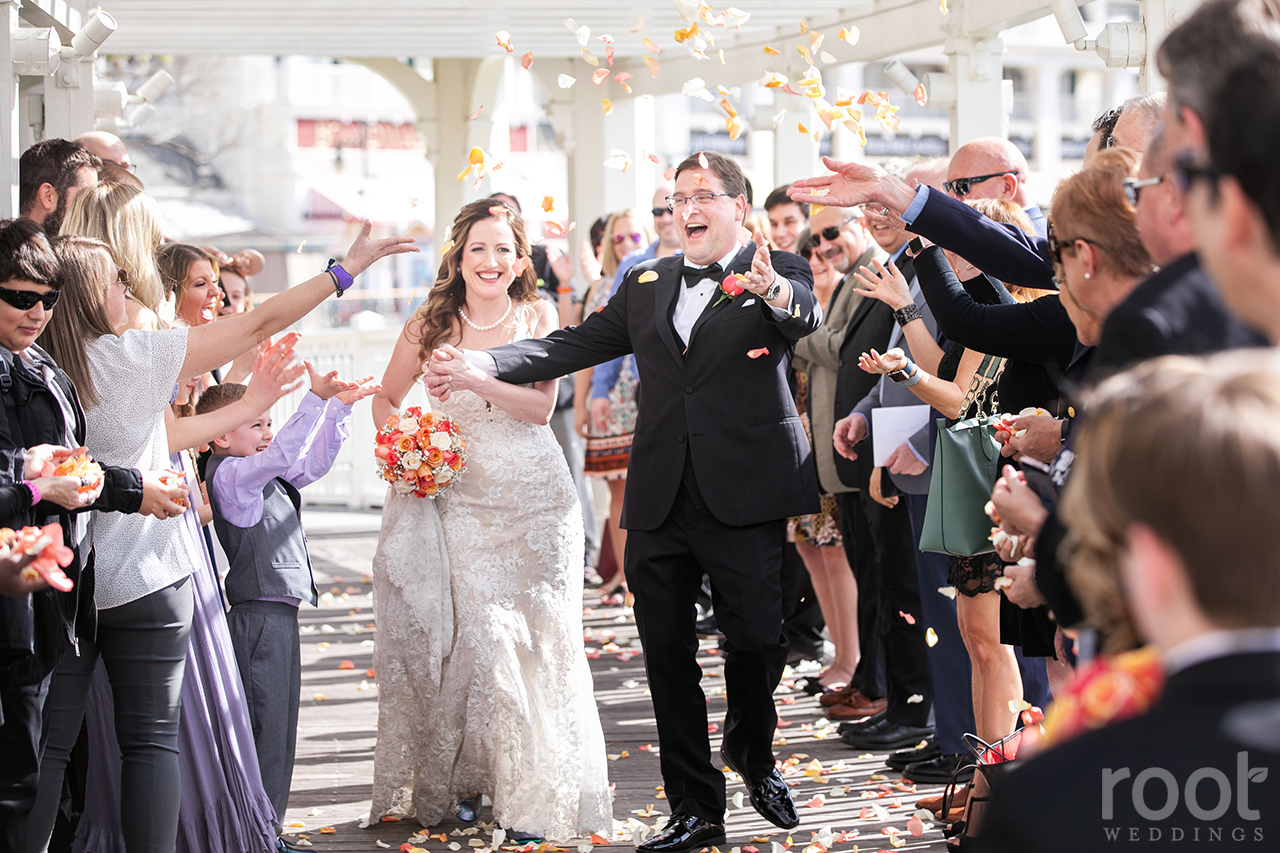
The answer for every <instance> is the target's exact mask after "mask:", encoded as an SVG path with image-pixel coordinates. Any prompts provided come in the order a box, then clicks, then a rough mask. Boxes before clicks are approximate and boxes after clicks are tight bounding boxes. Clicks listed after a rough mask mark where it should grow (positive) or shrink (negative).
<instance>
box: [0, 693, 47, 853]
mask: <svg viewBox="0 0 1280 853" xmlns="http://www.w3.org/2000/svg"><path fill="white" fill-rule="evenodd" d="M48 690H49V676H45V677H44V679H43V680H42V681H40V682H38V683H36V684H23V685H11V684H0V703H2V704H3V714H4V717H3V722H0V849H4V850H14V851H17V853H24V851H26V849H27V819H28V817H29V816H30V814H31V808H32V807H33V806H34V805H35V802H36V786H37V784H38V782H39V781H40V757H39V756H40V714H41V711H42V709H43V707H44V697H45V694H46V693H47V692H48Z"/></svg>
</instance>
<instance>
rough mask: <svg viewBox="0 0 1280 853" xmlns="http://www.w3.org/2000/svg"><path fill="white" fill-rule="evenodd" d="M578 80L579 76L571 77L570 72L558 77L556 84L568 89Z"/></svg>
mask: <svg viewBox="0 0 1280 853" xmlns="http://www.w3.org/2000/svg"><path fill="white" fill-rule="evenodd" d="M577 82H578V80H577V78H575V77H570V76H569V75H568V74H561V75H560V76H558V77H556V84H557V85H558V86H559V87H560V88H561V89H568V88H569V87H571V86H572V85H573V84H574V83H577Z"/></svg>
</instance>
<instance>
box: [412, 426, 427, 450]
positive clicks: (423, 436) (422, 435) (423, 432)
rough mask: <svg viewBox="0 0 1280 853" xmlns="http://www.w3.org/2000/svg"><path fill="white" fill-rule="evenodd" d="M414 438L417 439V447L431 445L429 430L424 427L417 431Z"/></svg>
mask: <svg viewBox="0 0 1280 853" xmlns="http://www.w3.org/2000/svg"><path fill="white" fill-rule="evenodd" d="M414 438H415V439H417V441H418V446H419V447H426V446H428V445H429V444H431V429H430V428H429V427H425V426H424V427H423V428H422V429H420V430H418V432H417V433H416V434H415V435H414Z"/></svg>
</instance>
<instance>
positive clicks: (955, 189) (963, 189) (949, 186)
mask: <svg viewBox="0 0 1280 853" xmlns="http://www.w3.org/2000/svg"><path fill="white" fill-rule="evenodd" d="M1016 174H1018V172H1017V170H1016V169H1015V170H1013V171H1010V172H995V173H993V174H990V175H974V176H973V177H972V178H956V179H955V180H954V181H947V182H946V183H944V184H943V185H942V188H943V189H944V190H946V191H947V192H949V193H952V194H954V195H956V196H966V195H968V194H969V188H970V187H971V186H973V185H974V184H980V183H982V182H983V181H989V180H991V179H992V178H1003V177H1004V176H1005V175H1016Z"/></svg>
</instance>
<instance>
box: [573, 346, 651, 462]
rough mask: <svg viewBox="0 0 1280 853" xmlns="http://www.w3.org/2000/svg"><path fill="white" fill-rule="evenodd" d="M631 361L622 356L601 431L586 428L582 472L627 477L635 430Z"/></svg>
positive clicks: (635, 388) (634, 390)
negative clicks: (607, 415)
mask: <svg viewBox="0 0 1280 853" xmlns="http://www.w3.org/2000/svg"><path fill="white" fill-rule="evenodd" d="M633 364H634V362H633V360H632V359H630V358H625V359H623V361H622V369H621V370H620V371H619V372H618V381H617V382H615V383H613V388H612V389H611V390H610V391H609V419H608V421H607V422H606V423H605V428H604V430H603V431H602V432H597V431H596V429H595V428H594V427H592V428H591V429H590V432H589V434H588V436H587V442H586V460H585V461H584V462H583V465H582V471H583V473H585V474H590V475H591V476H593V477H600V478H601V479H604V480H621V479H624V478H625V477H626V476H627V463H628V462H629V461H630V459H631V440H632V438H633V437H634V436H635V431H636V413H637V408H638V407H637V403H636V391H637V389H638V387H639V383H638V381H637V378H636V374H635V370H634V368H633Z"/></svg>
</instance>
